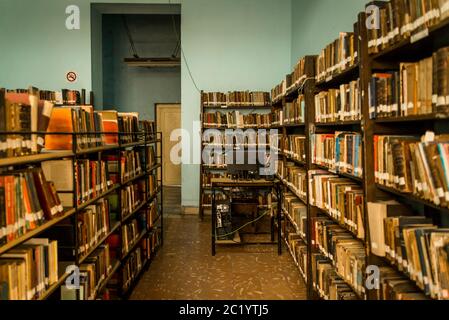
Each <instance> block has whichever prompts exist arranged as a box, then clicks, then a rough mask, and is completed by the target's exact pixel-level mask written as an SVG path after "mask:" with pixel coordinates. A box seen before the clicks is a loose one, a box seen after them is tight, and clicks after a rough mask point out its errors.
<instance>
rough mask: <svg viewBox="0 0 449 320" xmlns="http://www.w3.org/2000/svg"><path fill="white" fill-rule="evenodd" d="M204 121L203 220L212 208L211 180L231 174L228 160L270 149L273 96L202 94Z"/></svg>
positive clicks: (245, 93)
mask: <svg viewBox="0 0 449 320" xmlns="http://www.w3.org/2000/svg"><path fill="white" fill-rule="evenodd" d="M201 122H202V126H201V136H202V144H201V161H202V164H201V172H200V176H201V177H200V195H201V196H200V204H199V208H200V217H201V218H203V217H204V214H205V211H207V212H209V211H210V209H211V208H212V193H211V188H210V186H211V180H212V179H213V178H220V177H226V176H227V175H228V173H227V168H228V166H227V161H226V159H227V157H228V156H233V155H234V154H237V153H238V152H239V151H240V150H258V148H260V147H262V148H265V149H266V148H267V147H269V146H270V133H269V131H270V129H271V124H272V117H271V98H270V93H269V92H258V91H253V92H250V91H233V92H227V93H222V92H201ZM231 153H232V155H231ZM220 196H222V195H218V197H219V198H220Z"/></svg>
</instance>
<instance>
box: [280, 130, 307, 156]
mask: <svg viewBox="0 0 449 320" xmlns="http://www.w3.org/2000/svg"><path fill="white" fill-rule="evenodd" d="M282 141H283V142H282V144H281V145H282V148H283V152H284V154H285V155H286V156H288V157H289V158H290V159H293V160H297V161H302V162H305V161H306V136H303V135H296V134H295V135H288V136H285V137H282Z"/></svg>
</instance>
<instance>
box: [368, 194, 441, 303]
mask: <svg viewBox="0 0 449 320" xmlns="http://www.w3.org/2000/svg"><path fill="white" fill-rule="evenodd" d="M368 218H369V223H370V241H371V247H372V252H373V254H376V255H378V256H381V257H386V259H387V260H389V261H390V263H391V264H392V265H394V266H396V268H397V270H399V271H400V272H402V273H403V274H404V275H406V276H407V277H408V278H410V279H411V280H412V281H413V282H414V283H415V284H416V286H417V287H418V288H420V289H421V290H422V291H423V292H424V293H425V294H426V295H427V296H428V297H431V298H432V299H439V300H449V293H448V292H449V279H448V277H447V274H448V271H449V262H448V259H447V257H448V249H449V230H448V229H441V228H439V227H437V226H436V225H434V224H433V221H432V219H429V218H426V217H424V216H414V215H413V212H412V211H411V210H410V209H408V208H407V207H405V206H404V205H401V204H400V203H398V202H396V201H394V200H384V201H379V202H377V203H368Z"/></svg>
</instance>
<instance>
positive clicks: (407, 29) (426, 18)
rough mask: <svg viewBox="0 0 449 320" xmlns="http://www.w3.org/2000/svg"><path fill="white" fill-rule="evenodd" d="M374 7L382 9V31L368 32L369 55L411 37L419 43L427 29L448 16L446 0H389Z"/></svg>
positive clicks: (373, 29) (448, 8)
mask: <svg viewBox="0 0 449 320" xmlns="http://www.w3.org/2000/svg"><path fill="white" fill-rule="evenodd" d="M368 5H371V3H369V4H368ZM375 5H376V6H378V7H380V12H379V14H380V23H379V28H369V30H368V50H369V53H370V54H374V53H377V52H380V51H383V50H385V49H387V48H389V47H391V46H393V45H395V44H396V43H398V42H400V41H401V40H403V39H407V38H410V37H411V40H412V41H416V40H418V39H420V38H422V37H424V36H426V35H427V34H428V28H430V27H432V26H434V25H436V24H438V23H439V22H440V21H443V20H445V19H446V18H448V17H449V2H448V1H447V0H390V1H387V2H380V1H376V2H375ZM415 39H416V40H415Z"/></svg>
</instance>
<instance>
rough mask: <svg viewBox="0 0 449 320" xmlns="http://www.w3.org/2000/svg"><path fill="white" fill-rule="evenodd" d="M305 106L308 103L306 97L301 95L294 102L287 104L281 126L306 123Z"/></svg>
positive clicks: (282, 114)
mask: <svg viewBox="0 0 449 320" xmlns="http://www.w3.org/2000/svg"><path fill="white" fill-rule="evenodd" d="M305 106H306V101H305V97H304V95H302V94H300V95H299V96H298V98H297V99H295V100H293V102H286V103H285V105H284V106H283V109H282V111H283V112H282V113H281V119H280V122H279V125H293V124H303V123H305V116H306V115H305Z"/></svg>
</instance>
